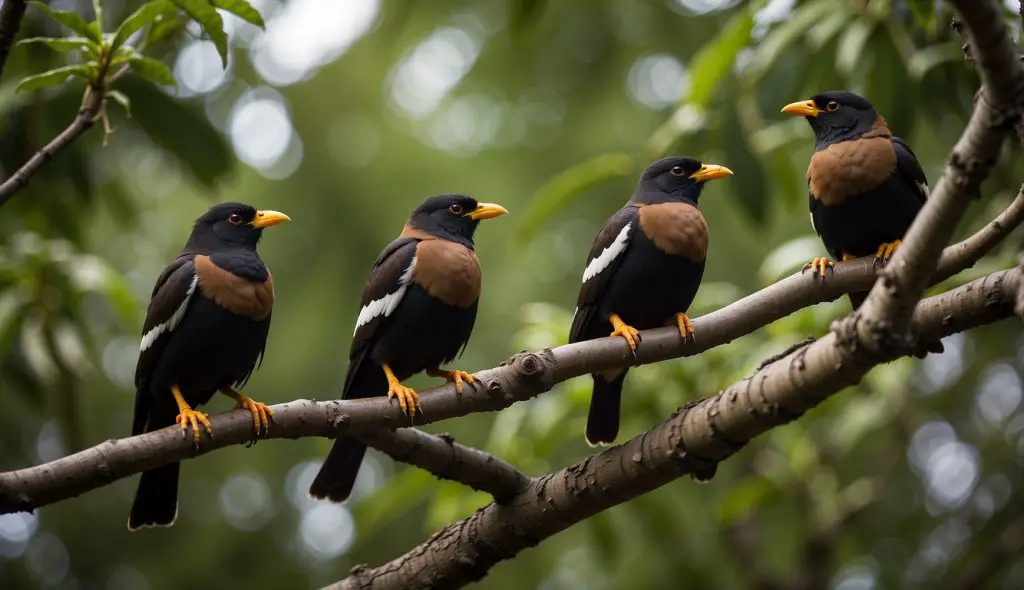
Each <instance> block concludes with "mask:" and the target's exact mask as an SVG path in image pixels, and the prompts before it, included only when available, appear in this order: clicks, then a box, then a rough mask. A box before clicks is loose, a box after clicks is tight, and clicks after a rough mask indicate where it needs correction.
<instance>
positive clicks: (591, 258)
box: [569, 206, 637, 342]
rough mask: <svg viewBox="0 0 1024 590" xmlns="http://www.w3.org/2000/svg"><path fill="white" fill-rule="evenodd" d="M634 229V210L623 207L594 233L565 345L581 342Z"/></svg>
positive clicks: (635, 214) (633, 208)
mask: <svg viewBox="0 0 1024 590" xmlns="http://www.w3.org/2000/svg"><path fill="white" fill-rule="evenodd" d="M636 225H637V208H636V207H631V206H630V207H624V208H622V209H620V210H619V211H617V212H616V213H615V214H614V215H612V216H611V217H609V218H608V220H607V221H605V223H604V227H602V228H601V231H600V232H598V234H597V237H596V238H595V239H594V245H593V246H591V247H590V254H589V255H588V256H587V267H586V269H585V270H584V271H583V284H582V285H581V286H580V294H579V297H578V298H577V299H576V313H575V314H574V315H573V320H572V328H571V329H570V330H569V342H578V341H579V340H581V339H584V336H583V334H584V332H585V331H586V330H587V327H588V326H589V324H590V321H591V319H592V317H593V315H594V311H595V310H596V309H597V306H598V305H599V303H600V301H601V298H602V297H603V296H604V294H605V292H606V290H607V288H608V284H609V282H610V281H611V279H612V277H613V276H614V275H615V271H616V270H617V269H618V268H619V265H620V264H621V263H622V259H623V258H624V257H625V254H626V251H627V250H628V249H629V245H630V244H631V243H632V237H633V232H634V231H636Z"/></svg>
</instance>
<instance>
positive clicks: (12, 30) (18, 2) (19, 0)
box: [0, 0, 25, 76]
mask: <svg viewBox="0 0 1024 590" xmlns="http://www.w3.org/2000/svg"><path fill="white" fill-rule="evenodd" d="M24 16H25V0H4V5H3V6H2V7H0V76H3V73H4V65H5V64H6V63H7V56H8V55H10V54H11V45H12V44H13V43H14V38H15V37H17V36H18V30H19V29H21V19H22V17H24Z"/></svg>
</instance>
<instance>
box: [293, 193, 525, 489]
mask: <svg viewBox="0 0 1024 590" xmlns="http://www.w3.org/2000/svg"><path fill="white" fill-rule="evenodd" d="M505 213H508V211H506V210H505V208H504V207H501V206H500V205H494V204H491V203H478V202H477V201H476V199H473V198H472V197H467V196H464V195H455V194H450V195H440V196H436V197H431V198H429V199H427V200H425V201H423V203H422V204H421V205H420V206H419V207H416V209H415V210H414V211H413V212H412V215H411V216H410V217H409V221H408V222H407V223H406V225H405V227H404V228H403V229H402V233H401V234H400V235H399V236H398V237H397V238H396V239H395V240H394V241H392V242H391V243H390V244H388V245H387V246H386V247H385V248H384V250H383V251H382V252H381V253H380V256H378V257H377V261H376V262H374V264H373V269H372V270H371V271H370V279H369V280H368V281H367V283H366V287H365V289H364V290H363V298H362V308H361V309H360V310H359V316H358V317H357V318H356V327H355V331H354V333H353V339H352V346H351V348H350V349H349V365H348V373H347V374H346V376H345V386H344V390H343V391H342V395H341V398H342V399H357V398H366V397H376V396H382V395H385V394H386V395H387V396H388V397H389V398H398V403H399V405H400V406H401V408H402V410H403V411H405V412H406V413H407V414H408V415H409V416H410V417H412V416H413V415H414V413H415V412H416V410H417V408H418V407H419V396H418V395H417V394H416V392H415V391H414V390H413V389H412V388H410V387H406V386H405V385H403V384H402V381H403V380H405V379H408V378H409V377H411V376H412V375H414V374H416V373H419V372H421V371H426V372H427V374H428V375H430V376H432V377H444V378H445V379H447V380H448V381H454V382H455V390H456V392H459V393H461V392H462V384H463V382H472V381H474V380H475V377H473V376H472V375H470V374H469V373H467V372H465V371H458V370H451V371H445V370H442V369H441V368H440V366H441V365H442V364H447V363H449V362H451V361H452V360H454V359H455V358H456V357H457V356H459V354H460V352H461V351H462V349H463V348H464V347H465V346H466V343H467V342H468V341H469V336H470V333H471V332H472V331H473V323H474V322H475V321H476V309H477V301H478V299H479V297H480V278H481V270H480V261H479V259H477V256H476V252H474V250H473V233H474V232H475V231H476V226H477V225H478V224H479V223H480V220H482V219H490V218H493V217H498V216H499V215H504V214H505ZM365 453H366V445H364V444H363V443H361V442H359V441H358V440H356V439H355V438H352V437H342V438H339V439H338V440H336V441H335V442H334V446H333V447H332V448H331V452H330V453H329V454H328V455H327V459H326V460H325V461H324V464H323V466H322V467H321V468H320V471H319V473H317V475H316V478H315V479H314V480H313V484H312V485H311V486H310V488H309V494H310V495H311V496H313V497H314V498H319V499H327V500H330V501H332V502H341V501H344V500H346V499H347V498H348V496H349V494H350V493H351V492H352V486H353V484H355V480H356V475H357V474H358V473H359V466H360V464H362V461H363V455H364V454H365Z"/></svg>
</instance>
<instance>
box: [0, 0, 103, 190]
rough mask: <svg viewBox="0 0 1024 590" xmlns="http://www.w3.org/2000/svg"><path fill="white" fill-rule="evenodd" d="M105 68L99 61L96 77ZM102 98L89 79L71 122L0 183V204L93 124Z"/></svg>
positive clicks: (97, 85) (99, 85)
mask: <svg viewBox="0 0 1024 590" xmlns="http://www.w3.org/2000/svg"><path fill="white" fill-rule="evenodd" d="M5 6H6V4H5ZM106 68H107V62H106V61H105V60H104V62H103V65H101V66H100V72H99V76H98V80H103V77H104V76H105V75H106ZM103 102H104V86H103V82H102V81H98V82H93V83H92V84H90V85H89V86H87V87H86V92H85V100H84V102H83V104H82V106H81V107H80V108H79V109H78V115H77V116H76V117H75V119H74V120H73V121H72V122H71V124H70V125H68V126H67V128H66V129H64V131H61V132H60V134H59V135H57V137H54V138H53V139H52V140H50V143H48V144H46V145H44V146H43V147H41V148H39V151H37V152H36V153H34V154H32V157H31V158H29V159H28V161H27V162H25V163H24V164H23V165H22V166H21V168H18V169H17V170H16V171H15V172H14V174H12V175H11V177H10V178H8V179H7V180H5V181H4V182H3V184H0V207H3V206H4V205H5V204H7V201H10V200H11V197H13V196H14V194H15V193H17V192H18V191H19V190H21V189H23V188H25V186H26V185H27V184H28V181H29V180H30V179H31V178H32V176H33V175H34V174H35V173H36V172H39V169H40V168H42V167H43V166H44V165H46V163H47V162H49V161H50V160H52V159H53V157H54V156H56V155H57V154H58V153H60V152H61V151H63V150H64V149H65V148H67V147H68V146H69V145H71V143H72V142H74V141H75V140H76V139H78V138H79V137H80V136H81V135H82V134H83V133H85V132H86V131H88V130H89V129H91V128H92V126H93V125H95V124H96V121H97V120H98V118H99V116H100V111H101V109H102V108H103Z"/></svg>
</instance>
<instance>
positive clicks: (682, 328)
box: [676, 312, 694, 341]
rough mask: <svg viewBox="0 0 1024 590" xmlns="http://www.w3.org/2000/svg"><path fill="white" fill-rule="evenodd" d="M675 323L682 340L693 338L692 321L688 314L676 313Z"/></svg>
mask: <svg viewBox="0 0 1024 590" xmlns="http://www.w3.org/2000/svg"><path fill="white" fill-rule="evenodd" d="M676 325H677V326H678V327H679V337H680V338H682V339H683V340H684V341H685V340H687V339H691V340H692V339H693V338H694V332H693V322H692V321H691V320H690V316H688V315H686V314H685V313H682V312H679V313H677V314H676Z"/></svg>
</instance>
